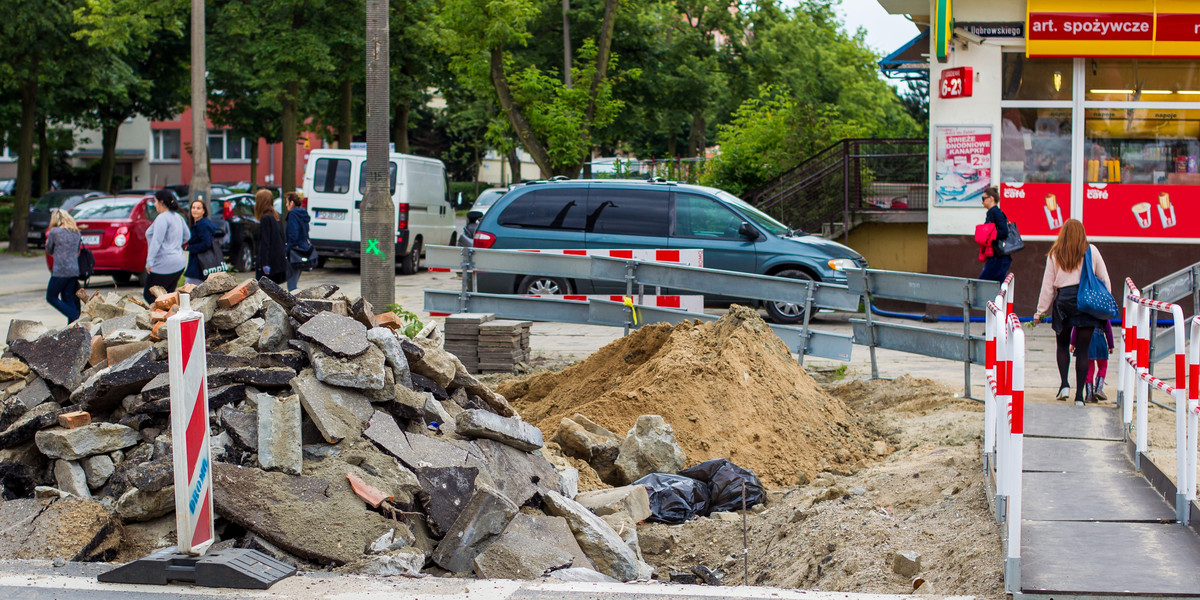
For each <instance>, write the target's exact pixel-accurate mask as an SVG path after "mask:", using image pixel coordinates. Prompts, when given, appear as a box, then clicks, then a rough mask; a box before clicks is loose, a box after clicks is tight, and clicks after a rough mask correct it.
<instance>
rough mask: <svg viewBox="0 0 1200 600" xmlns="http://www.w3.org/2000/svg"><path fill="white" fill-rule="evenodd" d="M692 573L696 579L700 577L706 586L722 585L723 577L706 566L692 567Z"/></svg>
mask: <svg viewBox="0 0 1200 600" xmlns="http://www.w3.org/2000/svg"><path fill="white" fill-rule="evenodd" d="M692 573H695V574H696V577H699V578H700V580H701V581H703V582H704V584H705V585H721V576H720V575H719V574H717V573H716V572H714V571H713V570H712V569H710V568H708V567H706V566H704V565H696V566H694V567H692Z"/></svg>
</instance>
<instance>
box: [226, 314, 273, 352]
mask: <svg viewBox="0 0 1200 600" xmlns="http://www.w3.org/2000/svg"><path fill="white" fill-rule="evenodd" d="M265 324H266V321H264V320H263V319H262V318H260V317H251V318H249V319H246V320H245V321H244V322H243V323H242V324H241V325H238V326H237V327H234V328H233V332H234V333H235V334H236V335H237V336H238V339H239V340H244V341H245V342H246V345H247V346H253V345H255V344H257V343H258V336H259V335H260V334H262V330H263V325H265Z"/></svg>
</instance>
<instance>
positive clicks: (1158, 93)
mask: <svg viewBox="0 0 1200 600" xmlns="http://www.w3.org/2000/svg"><path fill="white" fill-rule="evenodd" d="M1084 74H1085V76H1084V82H1085V83H1086V85H1087V92H1086V93H1085V94H1084V100H1085V101H1093V102H1200V62H1198V61H1188V60H1167V59H1144V58H1143V59H1137V58H1135V59H1103V58H1091V59H1085V63H1084Z"/></svg>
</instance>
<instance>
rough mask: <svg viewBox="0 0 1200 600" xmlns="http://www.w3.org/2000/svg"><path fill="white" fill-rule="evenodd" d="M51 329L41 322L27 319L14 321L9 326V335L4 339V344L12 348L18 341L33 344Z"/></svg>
mask: <svg viewBox="0 0 1200 600" xmlns="http://www.w3.org/2000/svg"><path fill="white" fill-rule="evenodd" d="M47 331H49V329H48V328H47V327H46V326H45V325H43V324H42V322H41V321H27V320H25V319H13V320H12V321H10V322H9V324H8V334H7V335H6V336H5V338H4V343H5V344H7V345H9V346H12V343H13V342H14V341H16V340H25V341H27V342H32V341H34V340H36V339H38V338H39V337H42V334H44V333H46V332H47Z"/></svg>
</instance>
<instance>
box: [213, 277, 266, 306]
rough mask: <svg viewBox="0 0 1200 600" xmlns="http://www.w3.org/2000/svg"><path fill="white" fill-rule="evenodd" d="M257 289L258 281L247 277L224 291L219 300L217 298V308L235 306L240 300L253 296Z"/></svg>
mask: <svg viewBox="0 0 1200 600" xmlns="http://www.w3.org/2000/svg"><path fill="white" fill-rule="evenodd" d="M257 291H258V282H257V281H254V280H253V279H247V280H245V281H243V282H241V283H239V284H238V286H237V287H235V288H233V289H232V290H229V291H228V292H225V295H224V296H221V299H220V300H217V306H218V307H219V308H232V307H234V306H237V305H238V303H240V302H241V301H242V300H245V299H246V298H249V297H250V296H253V295H254V293H255V292H257Z"/></svg>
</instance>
